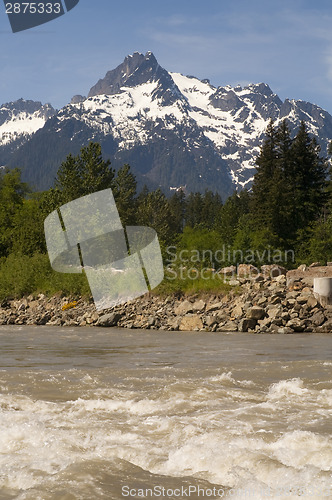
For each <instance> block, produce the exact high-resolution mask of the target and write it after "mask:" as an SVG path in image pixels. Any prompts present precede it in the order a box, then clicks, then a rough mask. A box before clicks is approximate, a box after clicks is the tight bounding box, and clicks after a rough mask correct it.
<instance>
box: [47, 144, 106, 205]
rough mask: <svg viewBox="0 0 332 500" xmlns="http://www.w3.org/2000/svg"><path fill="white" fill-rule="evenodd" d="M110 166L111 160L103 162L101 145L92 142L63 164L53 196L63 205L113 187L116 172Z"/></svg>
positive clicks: (70, 156)
mask: <svg viewBox="0 0 332 500" xmlns="http://www.w3.org/2000/svg"><path fill="white" fill-rule="evenodd" d="M110 164H111V162H110V160H106V161H105V160H103V158H102V152H101V146H100V144H98V143H94V142H90V143H89V145H88V146H86V147H83V148H82V149H81V152H80V154H79V155H77V156H72V155H69V156H68V157H67V159H66V160H65V161H64V162H63V163H62V164H61V166H60V168H59V170H58V173H57V177H56V180H55V190H54V191H53V195H54V196H55V198H57V197H58V198H60V199H61V203H67V202H69V201H72V200H74V199H76V198H80V197H81V196H85V195H88V194H91V193H94V192H96V191H101V190H103V189H107V188H110V187H112V182H113V179H114V170H112V169H111V168H110ZM59 192H60V193H61V196H59Z"/></svg>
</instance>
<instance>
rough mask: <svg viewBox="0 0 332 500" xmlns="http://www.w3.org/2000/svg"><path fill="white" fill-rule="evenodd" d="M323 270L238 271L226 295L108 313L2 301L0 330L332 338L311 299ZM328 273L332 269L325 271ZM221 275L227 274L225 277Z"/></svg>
mask: <svg viewBox="0 0 332 500" xmlns="http://www.w3.org/2000/svg"><path fill="white" fill-rule="evenodd" d="M325 269H326V268H319V269H318V268H317V269H305V268H302V269H299V270H297V271H290V272H289V273H287V275H286V270H283V269H282V268H278V272H275V273H274V272H269V273H265V274H264V273H255V274H254V275H252V273H250V274H251V275H250V277H249V276H246V275H245V274H246V273H247V271H249V270H248V269H246V268H243V267H242V272H241V269H240V272H239V271H238V274H237V276H236V279H235V278H234V276H233V277H232V279H231V283H232V284H233V286H234V288H233V289H232V290H231V291H230V292H229V293H228V294H227V295H213V296H212V295H209V296H198V295H192V296H187V297H186V296H170V297H167V298H166V299H165V298H162V297H160V296H156V295H153V294H149V295H146V296H144V297H141V298H139V299H137V300H135V301H133V302H131V303H128V304H125V305H122V306H116V307H115V308H113V309H112V310H108V311H102V312H97V311H96V309H95V306H94V303H93V301H92V300H90V301H87V300H84V299H82V298H67V297H61V296H60V295H59V296H55V297H52V298H47V297H45V296H44V295H39V296H37V297H34V296H32V295H31V296H29V297H26V298H23V299H21V300H8V301H4V302H3V303H2V304H1V307H0V324H2V325H50V326H51V325H54V326H90V325H91V326H100V327H110V326H118V327H124V328H143V329H162V330H180V331H198V330H202V331H213V332H252V333H279V334H283V333H287V334H288V333H289V334H291V333H295V332H323V333H332V307H323V306H322V305H321V304H320V303H319V301H318V300H317V299H316V298H315V296H314V294H313V287H312V281H313V276H317V275H318V276H320V275H324V276H326V272H325V271H324V270H325ZM328 272H329V273H330V272H332V268H330V270H329V271H328ZM225 274H226V273H225Z"/></svg>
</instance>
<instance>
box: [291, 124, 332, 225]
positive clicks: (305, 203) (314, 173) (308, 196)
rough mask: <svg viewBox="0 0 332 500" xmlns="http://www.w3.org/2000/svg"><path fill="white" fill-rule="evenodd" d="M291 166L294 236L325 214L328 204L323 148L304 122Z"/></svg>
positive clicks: (325, 161)
mask: <svg viewBox="0 0 332 500" xmlns="http://www.w3.org/2000/svg"><path fill="white" fill-rule="evenodd" d="M291 153H292V167H291V169H290V170H289V172H288V182H289V184H290V188H291V189H290V190H291V193H292V197H291V202H292V222H293V233H294V235H295V234H296V232H297V231H299V230H303V229H305V228H306V227H307V226H308V225H309V224H310V223H312V222H314V221H315V220H316V219H317V217H319V215H320V214H321V212H322V208H323V206H324V204H325V203H326V201H327V193H326V186H327V182H326V176H327V160H326V159H325V158H323V157H321V156H320V146H319V145H318V143H317V140H316V139H315V138H310V136H309V134H308V132H307V130H306V126H305V123H304V122H303V121H302V122H301V125H300V129H299V131H298V133H297V135H296V137H295V139H294V140H293V143H292V148H291Z"/></svg>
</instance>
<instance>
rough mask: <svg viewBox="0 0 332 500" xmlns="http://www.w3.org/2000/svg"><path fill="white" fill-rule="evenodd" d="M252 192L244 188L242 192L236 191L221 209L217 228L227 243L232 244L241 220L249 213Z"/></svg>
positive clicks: (216, 224)
mask: <svg viewBox="0 0 332 500" xmlns="http://www.w3.org/2000/svg"><path fill="white" fill-rule="evenodd" d="M249 205H250V194H249V192H248V191H247V190H246V189H244V190H243V191H241V192H240V193H237V192H234V193H233V194H232V196H230V197H229V198H228V199H227V200H226V203H225V204H224V206H223V207H222V208H221V209H220V212H219V217H218V218H217V220H216V223H215V229H216V230H217V231H218V233H219V234H220V235H221V238H222V240H223V242H224V243H225V245H232V244H233V241H234V238H235V236H236V233H237V230H238V224H239V220H240V219H241V217H242V216H244V215H246V214H248V213H249Z"/></svg>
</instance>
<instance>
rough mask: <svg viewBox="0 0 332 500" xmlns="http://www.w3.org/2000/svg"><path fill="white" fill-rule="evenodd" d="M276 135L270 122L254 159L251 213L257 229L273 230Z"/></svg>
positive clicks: (276, 190) (277, 176)
mask: <svg viewBox="0 0 332 500" xmlns="http://www.w3.org/2000/svg"><path fill="white" fill-rule="evenodd" d="M277 159H278V150H277V133H276V130H275V127H274V124H273V121H272V120H270V123H269V124H268V127H267V130H266V137H265V140H264V143H263V145H262V147H261V151H260V154H259V155H258V157H257V159H256V165H257V171H256V174H255V176H254V182H253V186H252V213H253V217H254V220H255V223H256V225H257V227H258V228H259V227H265V228H271V229H273V226H274V221H275V220H276V214H275V212H276V210H277V207H278V195H279V192H280V191H279V189H280V185H279V184H280V178H281V175H280V172H276V170H277V169H278V168H280V166H279V165H278V162H277Z"/></svg>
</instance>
